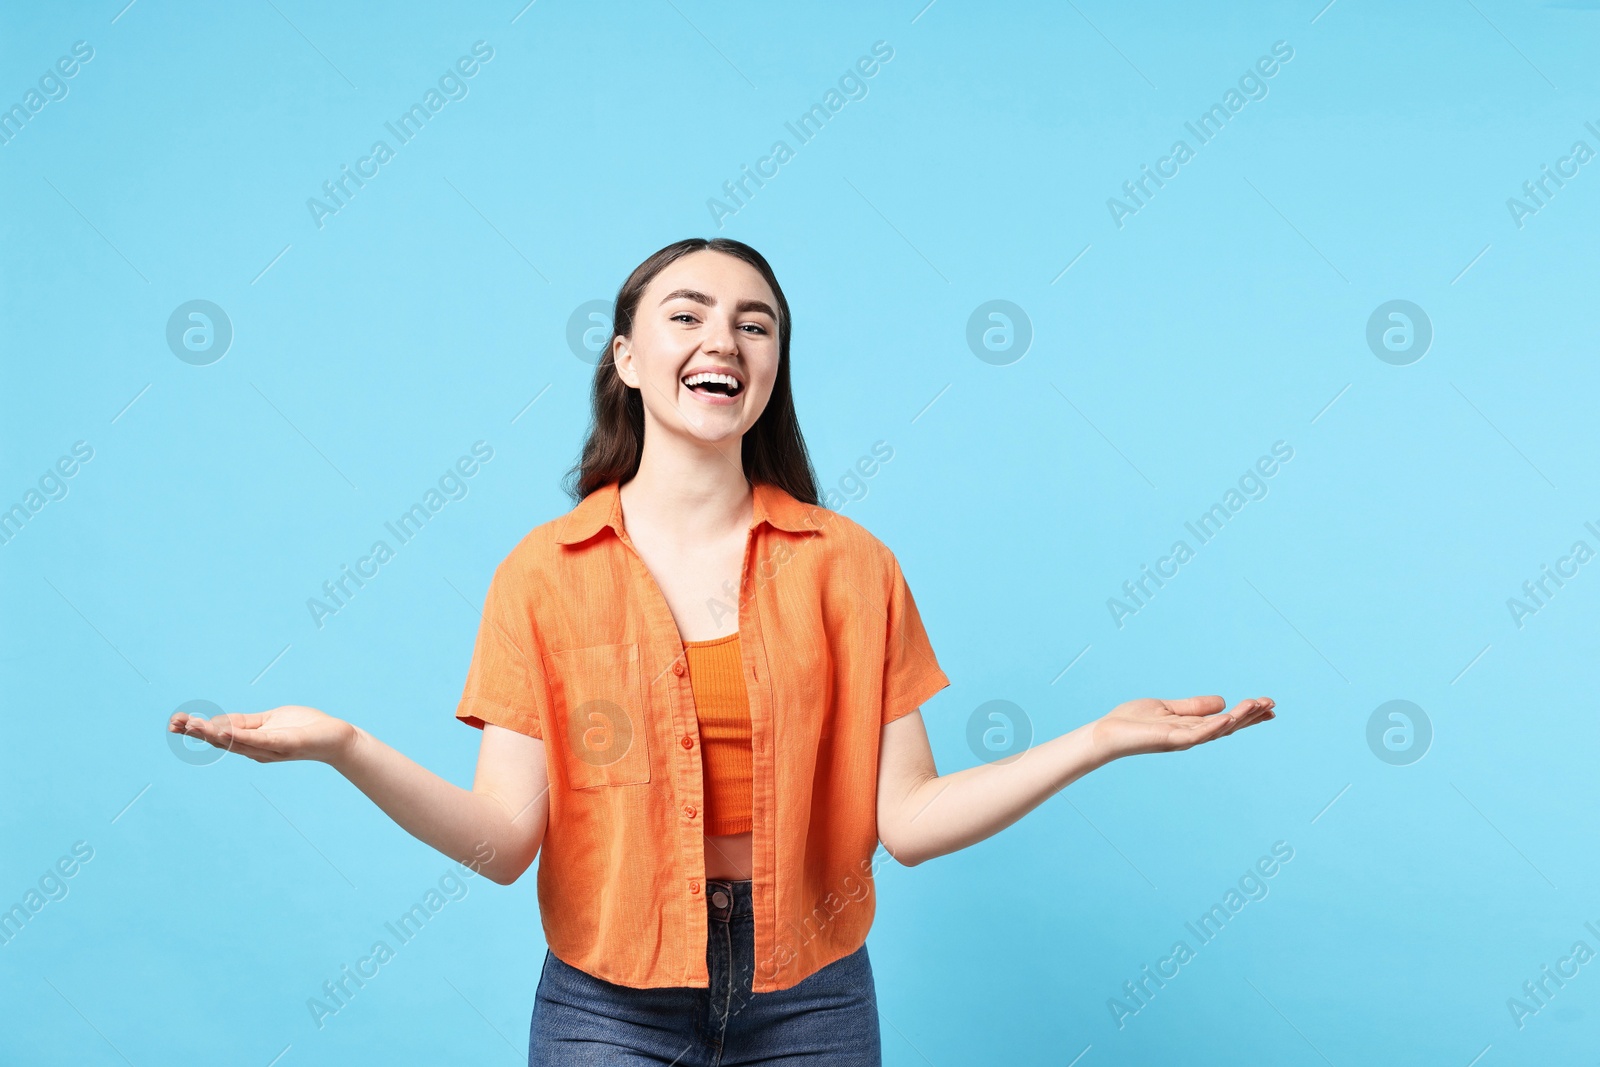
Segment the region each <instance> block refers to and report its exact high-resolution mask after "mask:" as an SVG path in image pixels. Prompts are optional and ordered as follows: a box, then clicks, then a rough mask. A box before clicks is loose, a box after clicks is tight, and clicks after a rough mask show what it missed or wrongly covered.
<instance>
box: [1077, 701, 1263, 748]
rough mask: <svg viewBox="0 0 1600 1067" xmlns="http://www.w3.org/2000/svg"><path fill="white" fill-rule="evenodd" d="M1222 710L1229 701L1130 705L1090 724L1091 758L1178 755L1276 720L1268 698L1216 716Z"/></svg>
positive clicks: (1142, 702) (1129, 703) (1136, 702)
mask: <svg viewBox="0 0 1600 1067" xmlns="http://www.w3.org/2000/svg"><path fill="white" fill-rule="evenodd" d="M1225 707H1227V701H1225V700H1223V699H1222V698H1221V697H1219V696H1205V697H1185V698H1184V699H1182V700H1152V699H1150V698H1148V697H1145V698H1140V699H1138V700H1130V701H1128V702H1127V703H1125V704H1119V705H1117V706H1116V707H1115V708H1112V709H1111V711H1110V712H1108V713H1107V714H1106V715H1105V716H1104V717H1103V718H1101V719H1099V720H1098V721H1097V722H1096V723H1095V724H1094V731H1093V734H1092V739H1093V743H1094V748H1095V752H1096V753H1097V754H1098V755H1099V757H1100V761H1101V762H1102V763H1109V762H1111V761H1112V760H1114V759H1120V758H1121V757H1123V756H1136V755H1139V754H1141V753H1145V752H1181V751H1183V750H1184V749H1188V748H1193V747H1194V746H1195V745H1202V744H1205V743H1206V742H1207V741H1214V740H1216V739H1217V738H1219V737H1226V736H1228V735H1229V734H1231V733H1233V732H1234V731H1235V730H1242V729H1244V728H1245V727H1247V726H1254V725H1255V724H1256V723H1258V722H1265V721H1267V720H1268V719H1275V718H1277V714H1276V713H1275V712H1274V711H1273V707H1274V705H1273V701H1272V698H1270V697H1255V698H1252V699H1250V700H1241V701H1240V702H1239V703H1238V704H1235V705H1234V707H1233V710H1232V711H1229V712H1227V713H1225V714H1219V713H1220V712H1222V709H1223V708H1225Z"/></svg>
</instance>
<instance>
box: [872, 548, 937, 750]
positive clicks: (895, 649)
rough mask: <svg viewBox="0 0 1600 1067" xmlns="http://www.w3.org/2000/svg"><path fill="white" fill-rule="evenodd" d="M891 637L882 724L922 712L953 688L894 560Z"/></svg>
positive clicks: (886, 652) (885, 668) (886, 654)
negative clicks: (930, 700)
mask: <svg viewBox="0 0 1600 1067" xmlns="http://www.w3.org/2000/svg"><path fill="white" fill-rule="evenodd" d="M888 616H889V618H888V627H889V631H888V636H887V640H886V642H885V645H884V656H883V722H884V723H891V722H893V721H894V720H896V719H898V718H900V717H901V716H903V715H909V714H910V713H911V712H913V711H916V710H917V709H918V708H920V707H921V706H922V705H923V704H924V703H925V702H927V700H928V698H930V697H932V696H933V695H934V694H935V693H937V692H939V690H941V689H943V688H944V687H945V686H947V685H949V684H950V679H949V678H947V677H945V673H944V671H942V670H940V669H939V661H938V660H937V659H935V658H934V655H933V646H932V644H931V643H930V642H929V641H928V631H927V630H925V629H924V628H923V625H922V616H921V615H920V614H919V613H918V611H917V602H916V601H915V600H914V599H912V597H911V587H910V586H908V585H907V584H906V578H905V575H904V574H902V573H901V571H900V561H899V560H894V574H893V577H892V578H891V579H890V586H889V606H888Z"/></svg>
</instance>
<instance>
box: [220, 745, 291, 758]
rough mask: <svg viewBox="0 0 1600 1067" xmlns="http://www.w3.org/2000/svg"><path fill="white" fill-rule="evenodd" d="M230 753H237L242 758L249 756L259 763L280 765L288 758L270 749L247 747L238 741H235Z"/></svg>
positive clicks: (230, 747)
mask: <svg viewBox="0 0 1600 1067" xmlns="http://www.w3.org/2000/svg"><path fill="white" fill-rule="evenodd" d="M228 751H229V752H236V753H238V754H239V755H241V756H248V757H249V758H250V759H253V760H255V761H256V762H257V763H280V762H282V761H283V760H284V759H285V758H286V757H284V756H283V755H282V754H281V753H277V752H272V751H269V750H268V749H264V748H258V747H257V746H255V745H247V744H244V743H242V742H238V741H235V742H234V743H233V744H232V745H230V746H229V747H228Z"/></svg>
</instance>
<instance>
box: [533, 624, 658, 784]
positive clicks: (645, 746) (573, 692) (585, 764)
mask: <svg viewBox="0 0 1600 1067" xmlns="http://www.w3.org/2000/svg"><path fill="white" fill-rule="evenodd" d="M545 664H546V666H547V667H548V668H549V669H548V671H547V674H548V677H549V679H550V687H551V694H550V695H551V699H552V703H553V705H554V710H555V713H556V716H557V721H558V722H559V723H560V724H561V733H562V738H563V744H562V745H561V751H562V754H563V759H564V761H565V763H566V768H567V778H568V780H569V781H570V782H571V783H572V786H573V788H575V789H591V788H595V787H599V786H611V785H640V784H643V783H645V782H648V781H649V780H650V742H649V734H650V730H649V724H648V722H647V720H646V717H645V702H644V685H643V683H642V671H641V668H640V665H639V645H638V644H637V643H630V644H620V645H592V646H590V647H588V648H573V649H568V650H567V651H565V652H552V653H550V654H549V655H547V656H545Z"/></svg>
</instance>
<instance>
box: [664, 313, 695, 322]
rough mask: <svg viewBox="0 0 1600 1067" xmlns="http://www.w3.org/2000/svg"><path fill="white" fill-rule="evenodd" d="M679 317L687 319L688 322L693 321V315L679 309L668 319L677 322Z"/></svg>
mask: <svg viewBox="0 0 1600 1067" xmlns="http://www.w3.org/2000/svg"><path fill="white" fill-rule="evenodd" d="M679 319H688V320H689V321H690V322H693V321H694V316H693V315H691V314H689V313H688V312H687V311H680V312H678V313H677V314H676V315H673V316H672V317H671V320H670V321H672V322H677V321H678V320H679Z"/></svg>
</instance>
